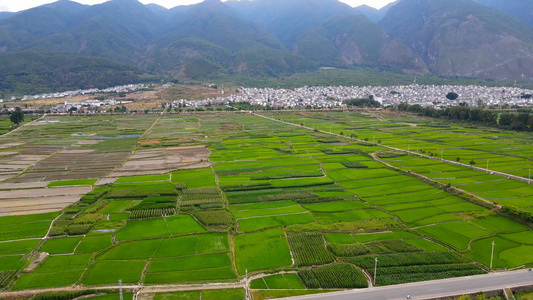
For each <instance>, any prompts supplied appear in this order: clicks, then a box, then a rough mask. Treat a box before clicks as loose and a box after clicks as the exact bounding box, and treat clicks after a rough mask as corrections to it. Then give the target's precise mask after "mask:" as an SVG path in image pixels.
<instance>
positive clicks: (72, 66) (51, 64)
mask: <svg viewBox="0 0 533 300" xmlns="http://www.w3.org/2000/svg"><path fill="white" fill-rule="evenodd" d="M142 73H143V72H141V71H140V70H139V69H137V68H135V67H133V66H127V65H121V64H118V63H115V62H112V61H110V60H106V59H103V58H93V57H84V56H78V55H72V54H60V53H53V54H43V53H31V52H17V53H4V54H0V98H3V97H4V95H8V94H38V93H48V92H53V91H58V90H75V89H83V88H91V87H99V88H104V87H110V86H116V85H123V84H129V83H135V82H140V81H141V80H142V77H141V75H142Z"/></svg>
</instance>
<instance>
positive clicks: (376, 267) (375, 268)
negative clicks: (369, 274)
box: [374, 257, 378, 287]
mask: <svg viewBox="0 0 533 300" xmlns="http://www.w3.org/2000/svg"><path fill="white" fill-rule="evenodd" d="M377 271H378V258H377V257H376V264H375V265H374V287H376V277H377Z"/></svg>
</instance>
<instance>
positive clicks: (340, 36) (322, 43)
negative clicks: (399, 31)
mask: <svg viewBox="0 0 533 300" xmlns="http://www.w3.org/2000/svg"><path fill="white" fill-rule="evenodd" d="M296 53H297V54H300V55H302V56H305V57H307V58H309V59H312V60H315V61H318V62H319V63H320V64H321V65H330V66H343V65H366V66H386V67H390V68H393V69H399V70H402V71H405V72H408V73H427V67H426V65H425V64H424V62H423V61H422V60H420V59H418V58H417V56H416V55H415V53H414V52H413V51H412V50H410V49H409V48H407V47H406V46H405V45H403V44H402V43H401V42H400V41H399V40H395V39H391V38H390V37H389V36H387V34H386V33H385V32H384V30H383V29H382V28H381V27H379V26H377V25H375V24H373V23H372V22H370V21H369V20H368V19H367V18H365V17H363V16H339V17H333V18H331V19H329V20H328V21H326V22H325V23H324V24H323V25H322V26H321V27H319V28H314V29H312V30H310V31H308V32H307V33H306V34H305V35H304V36H303V37H302V38H301V39H300V40H299V41H298V43H297V45H296Z"/></svg>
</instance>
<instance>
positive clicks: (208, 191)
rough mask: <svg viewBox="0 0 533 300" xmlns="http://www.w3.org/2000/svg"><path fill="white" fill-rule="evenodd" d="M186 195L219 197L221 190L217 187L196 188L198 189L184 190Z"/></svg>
mask: <svg viewBox="0 0 533 300" xmlns="http://www.w3.org/2000/svg"><path fill="white" fill-rule="evenodd" d="M183 194H184V195H197V194H202V195H219V194H220V189H219V188H217V187H204V188H196V189H186V190H183Z"/></svg>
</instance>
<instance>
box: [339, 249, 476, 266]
mask: <svg viewBox="0 0 533 300" xmlns="http://www.w3.org/2000/svg"><path fill="white" fill-rule="evenodd" d="M375 258H376V256H373V255H367V256H359V257H353V258H349V259H346V261H348V262H350V263H352V264H354V265H357V266H360V267H361V268H363V269H370V268H373V267H374V263H375ZM465 262H468V260H467V259H465V258H463V257H460V256H459V255H458V254H455V253H452V252H429V253H400V254H387V255H380V256H378V265H379V266H380V267H396V266H417V265H438V264H458V263H465Z"/></svg>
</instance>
